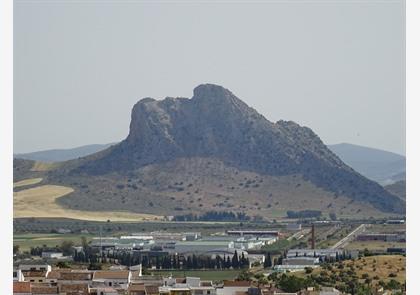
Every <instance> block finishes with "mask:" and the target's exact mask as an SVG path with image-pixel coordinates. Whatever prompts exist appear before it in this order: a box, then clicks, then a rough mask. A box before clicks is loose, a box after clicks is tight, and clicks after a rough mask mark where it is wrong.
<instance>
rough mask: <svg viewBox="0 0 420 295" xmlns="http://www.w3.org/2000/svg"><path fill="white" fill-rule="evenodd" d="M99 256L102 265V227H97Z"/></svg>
mask: <svg viewBox="0 0 420 295" xmlns="http://www.w3.org/2000/svg"><path fill="white" fill-rule="evenodd" d="M99 256H100V257H101V263H102V225H99Z"/></svg>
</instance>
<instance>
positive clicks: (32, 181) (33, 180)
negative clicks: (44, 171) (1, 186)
mask: <svg viewBox="0 0 420 295" xmlns="http://www.w3.org/2000/svg"><path fill="white" fill-rule="evenodd" d="M41 181H42V178H28V179H24V180H21V181H18V182H15V183H13V188H17V187H22V186H28V185H32V184H37V183H39V182H41Z"/></svg>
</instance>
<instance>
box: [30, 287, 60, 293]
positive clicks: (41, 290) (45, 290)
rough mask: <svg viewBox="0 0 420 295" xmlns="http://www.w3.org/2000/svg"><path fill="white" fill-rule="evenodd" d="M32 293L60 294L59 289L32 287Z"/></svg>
mask: <svg viewBox="0 0 420 295" xmlns="http://www.w3.org/2000/svg"><path fill="white" fill-rule="evenodd" d="M31 292H32V294H33V295H35V294H43V295H44V294H58V287H49V286H36V285H32V287H31Z"/></svg>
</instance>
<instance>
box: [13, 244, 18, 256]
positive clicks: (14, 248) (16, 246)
mask: <svg viewBox="0 0 420 295" xmlns="http://www.w3.org/2000/svg"><path fill="white" fill-rule="evenodd" d="M13 254H19V245H13Z"/></svg>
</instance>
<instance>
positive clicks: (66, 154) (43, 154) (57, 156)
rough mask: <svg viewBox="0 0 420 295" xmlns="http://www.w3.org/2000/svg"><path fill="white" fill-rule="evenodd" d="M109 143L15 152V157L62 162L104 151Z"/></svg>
mask: <svg viewBox="0 0 420 295" xmlns="http://www.w3.org/2000/svg"><path fill="white" fill-rule="evenodd" d="M111 145H112V143H109V144H89V145H84V146H79V147H75V148H70V149H51V150H44V151H38V152H32V153H24V154H15V155H14V157H15V158H19V159H26V160H33V161H40V162H46V163H51V162H61V161H68V160H73V159H77V158H80V157H85V156H87V155H90V154H93V153H96V152H99V151H102V150H104V149H106V148H108V147H110V146H111Z"/></svg>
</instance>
